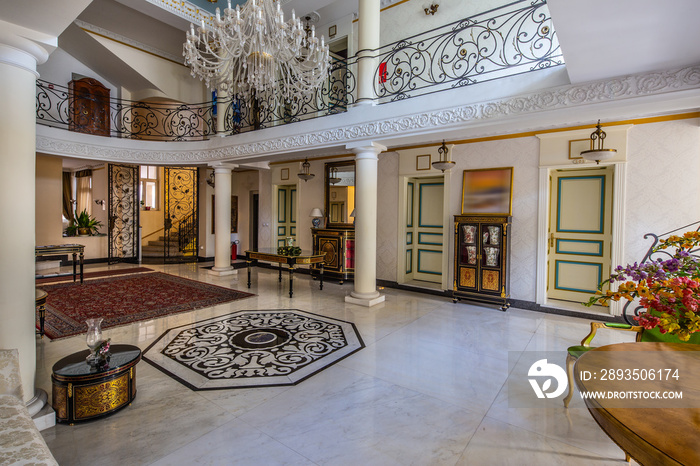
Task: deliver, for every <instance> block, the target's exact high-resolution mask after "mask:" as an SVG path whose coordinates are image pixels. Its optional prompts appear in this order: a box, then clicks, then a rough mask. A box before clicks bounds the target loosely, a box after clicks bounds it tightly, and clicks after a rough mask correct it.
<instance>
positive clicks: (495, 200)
mask: <svg viewBox="0 0 700 466" xmlns="http://www.w3.org/2000/svg"><path fill="white" fill-rule="evenodd" d="M462 213H463V214H497V215H512V214H513V167H503V168H481V169H475V170H464V177H463V180H462Z"/></svg>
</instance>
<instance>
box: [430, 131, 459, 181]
mask: <svg viewBox="0 0 700 466" xmlns="http://www.w3.org/2000/svg"><path fill="white" fill-rule="evenodd" d="M437 151H438V156H439V159H438V160H437V161H435V162H433V164H432V165H433V167H435V169H436V170H441V171H442V172H443V173H445V170H449V169H450V168H452V167H454V166H455V163H454V162H453V161H451V160H450V158H449V156H448V152H449V150H448V149H447V146H446V145H445V140H444V139H443V140H442V145H441V146H440V147H438V150H437Z"/></svg>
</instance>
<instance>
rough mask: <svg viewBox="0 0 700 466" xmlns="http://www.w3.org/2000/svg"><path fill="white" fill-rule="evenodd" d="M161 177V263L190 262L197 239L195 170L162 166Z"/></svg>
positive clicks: (195, 251)
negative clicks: (163, 168) (163, 206)
mask: <svg viewBox="0 0 700 466" xmlns="http://www.w3.org/2000/svg"><path fill="white" fill-rule="evenodd" d="M163 178H164V181H165V186H164V190H163V192H164V195H165V208H164V219H163V222H164V225H163V228H164V232H165V235H164V242H163V250H164V253H163V257H164V259H165V262H194V261H196V260H197V252H198V251H197V249H198V247H197V244H198V238H199V219H198V215H197V214H198V211H197V204H198V194H197V192H198V191H197V187H198V186H199V171H198V170H197V167H165V171H164V176H163Z"/></svg>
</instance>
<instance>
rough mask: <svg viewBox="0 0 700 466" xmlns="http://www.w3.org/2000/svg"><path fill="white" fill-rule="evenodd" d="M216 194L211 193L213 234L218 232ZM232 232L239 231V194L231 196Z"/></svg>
mask: <svg viewBox="0 0 700 466" xmlns="http://www.w3.org/2000/svg"><path fill="white" fill-rule="evenodd" d="M215 227H216V195H214V194H212V195H211V234H212V235H214V234H216V228H215ZM231 233H238V196H231Z"/></svg>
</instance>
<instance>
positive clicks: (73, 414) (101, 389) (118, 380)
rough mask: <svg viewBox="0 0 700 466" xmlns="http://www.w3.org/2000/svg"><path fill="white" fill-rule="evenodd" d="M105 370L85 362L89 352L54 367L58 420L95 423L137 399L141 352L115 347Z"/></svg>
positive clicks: (53, 401) (84, 351)
mask: <svg viewBox="0 0 700 466" xmlns="http://www.w3.org/2000/svg"><path fill="white" fill-rule="evenodd" d="M109 352H110V359H109V362H108V364H107V365H106V366H104V367H100V368H97V367H95V366H91V365H89V364H88V363H87V361H86V360H85V358H87V356H88V354H90V350H87V349H86V350H83V351H79V352H77V353H73V354H71V355H69V356H66V357H65V358H63V359H61V360H60V361H58V362H57V363H56V364H54V366H53V373H52V374H51V382H52V385H53V389H52V397H51V398H52V399H51V406H52V407H53V409H54V410H55V411H56V420H57V421H59V422H68V423H70V424H71V425H72V424H73V423H74V422H76V421H85V420H88V419H95V418H98V417H101V416H104V415H106V414H110V413H113V412H115V411H117V410H119V409H121V408H123V407H124V406H126V405H128V404H130V403H131V402H132V401H133V399H134V397H135V396H136V364H137V363H138V362H139V361H140V360H141V350H140V349H139V348H138V346H133V345H112V346H111V347H110V349H109Z"/></svg>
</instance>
